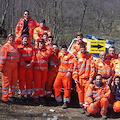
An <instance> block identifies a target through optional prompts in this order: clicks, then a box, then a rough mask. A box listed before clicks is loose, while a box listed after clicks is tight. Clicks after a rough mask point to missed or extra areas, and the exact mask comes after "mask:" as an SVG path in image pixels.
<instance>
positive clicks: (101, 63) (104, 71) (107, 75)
mask: <svg viewBox="0 0 120 120" xmlns="http://www.w3.org/2000/svg"><path fill="white" fill-rule="evenodd" d="M99 56H100V58H99V59H98V60H96V61H95V70H96V74H101V75H102V78H103V80H104V82H105V83H106V84H108V85H111V82H112V78H113V76H114V71H113V64H112V63H111V61H110V60H109V59H106V53H105V52H104V51H101V52H100V54H99Z"/></svg>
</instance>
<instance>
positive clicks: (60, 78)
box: [53, 45, 73, 109]
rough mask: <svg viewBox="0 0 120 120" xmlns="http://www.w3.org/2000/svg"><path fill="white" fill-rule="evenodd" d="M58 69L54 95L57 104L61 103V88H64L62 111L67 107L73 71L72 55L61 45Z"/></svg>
mask: <svg viewBox="0 0 120 120" xmlns="http://www.w3.org/2000/svg"><path fill="white" fill-rule="evenodd" d="M58 59H59V69H58V74H57V76H56V79H55V82H54V85H53V86H54V94H55V99H56V101H57V102H58V103H61V102H62V96H61V88H62V87H64V97H63V102H64V104H63V105H62V108H63V109H66V108H67V107H68V103H69V102H70V98H71V84H72V71H73V55H71V54H70V53H69V52H67V46H66V45H63V46H62V49H61V51H60V52H59V54H58Z"/></svg>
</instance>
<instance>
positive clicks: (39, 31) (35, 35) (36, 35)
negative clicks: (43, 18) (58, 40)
mask: <svg viewBox="0 0 120 120" xmlns="http://www.w3.org/2000/svg"><path fill="white" fill-rule="evenodd" d="M43 33H47V34H48V36H51V31H50V30H49V28H48V27H36V28H35V29H34V33H33V38H34V40H35V46H37V43H38V41H39V40H40V39H41V37H42V35H43ZM45 42H46V41H45Z"/></svg>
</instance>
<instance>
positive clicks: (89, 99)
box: [85, 83, 111, 115]
mask: <svg viewBox="0 0 120 120" xmlns="http://www.w3.org/2000/svg"><path fill="white" fill-rule="evenodd" d="M110 92H111V91H110V88H109V86H108V85H106V84H102V85H101V86H97V85H96V84H95V83H94V84H90V85H89V87H88V90H87V92H86V97H85V103H86V104H87V105H88V106H87V111H88V113H90V114H95V113H97V112H99V110H100V109H101V112H100V114H101V115H106V114H107V108H108V104H109V101H108V99H109V97H110ZM90 103H93V104H94V107H93V106H91V105H90Z"/></svg>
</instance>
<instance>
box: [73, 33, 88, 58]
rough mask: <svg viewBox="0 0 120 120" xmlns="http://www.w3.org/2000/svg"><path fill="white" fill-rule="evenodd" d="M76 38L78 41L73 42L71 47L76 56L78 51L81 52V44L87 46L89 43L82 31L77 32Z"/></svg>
mask: <svg viewBox="0 0 120 120" xmlns="http://www.w3.org/2000/svg"><path fill="white" fill-rule="evenodd" d="M76 40H77V41H76V42H75V43H73V45H72V48H71V50H72V53H73V55H74V56H76V55H77V53H78V52H79V50H80V45H81V44H84V45H85V46H86V45H87V43H85V42H84V41H83V34H82V33H81V32H78V33H77V35H76Z"/></svg>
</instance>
